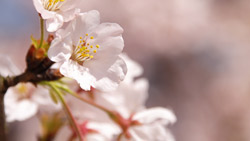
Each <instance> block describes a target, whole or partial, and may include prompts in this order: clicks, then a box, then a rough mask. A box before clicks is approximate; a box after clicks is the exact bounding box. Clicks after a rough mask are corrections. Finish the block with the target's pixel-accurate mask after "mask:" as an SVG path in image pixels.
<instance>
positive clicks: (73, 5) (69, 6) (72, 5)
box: [60, 0, 83, 11]
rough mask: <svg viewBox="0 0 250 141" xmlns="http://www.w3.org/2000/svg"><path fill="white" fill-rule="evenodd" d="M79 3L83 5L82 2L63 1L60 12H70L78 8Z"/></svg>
mask: <svg viewBox="0 0 250 141" xmlns="http://www.w3.org/2000/svg"><path fill="white" fill-rule="evenodd" d="M81 3H83V1H82V0H65V1H64V4H63V5H62V7H61V8H60V10H62V11H68V10H72V9H75V8H76V7H79V5H81Z"/></svg>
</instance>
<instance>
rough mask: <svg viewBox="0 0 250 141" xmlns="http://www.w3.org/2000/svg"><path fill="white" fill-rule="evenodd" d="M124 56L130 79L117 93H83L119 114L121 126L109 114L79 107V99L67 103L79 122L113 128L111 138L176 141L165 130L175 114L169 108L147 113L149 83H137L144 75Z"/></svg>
mask: <svg viewBox="0 0 250 141" xmlns="http://www.w3.org/2000/svg"><path fill="white" fill-rule="evenodd" d="M122 56H123V59H124V60H125V62H126V64H127V66H128V74H129V75H127V76H126V78H125V80H124V81H123V82H121V83H120V85H119V86H118V88H117V90H115V91H111V92H102V91H99V90H92V91H90V92H82V93H81V95H82V96H83V97H85V98H89V99H90V100H93V101H94V102H96V103H97V104H99V105H101V106H103V107H105V108H107V109H109V110H111V111H116V112H118V117H117V118H118V119H116V124H118V125H119V126H118V125H116V124H115V123H114V122H112V121H111V120H110V119H109V118H108V117H107V115H105V114H106V113H104V112H102V111H100V110H98V109H96V108H94V107H92V106H88V105H87V104H85V103H80V101H79V100H76V99H75V100H74V99H72V101H68V102H69V104H70V106H71V108H72V110H73V113H74V114H75V115H76V117H77V118H78V119H81V120H88V121H97V122H99V124H100V126H101V125H102V124H103V123H106V124H110V127H112V128H113V134H112V135H113V136H112V137H118V136H119V138H120V139H121V140H127V139H126V138H130V139H131V140H138V141H139V140H159V141H164V140H167V141H172V140H174V138H173V137H172V135H171V133H170V132H169V131H167V130H166V127H165V126H167V125H169V124H171V123H174V122H175V121H176V118H175V116H174V114H173V113H172V112H171V111H170V110H168V109H166V108H161V107H155V108H149V109H147V108H146V107H145V102H146V99H147V97H148V81H147V80H146V79H144V78H139V79H137V80H134V79H135V77H138V76H140V75H141V73H142V67H141V66H140V65H138V63H137V62H134V61H133V60H131V59H130V58H129V57H128V56H126V55H124V54H123V55H122ZM68 100H69V99H68ZM88 107H89V108H88ZM125 123H127V124H125ZM104 125H105V124H104ZM100 132H101V131H100Z"/></svg>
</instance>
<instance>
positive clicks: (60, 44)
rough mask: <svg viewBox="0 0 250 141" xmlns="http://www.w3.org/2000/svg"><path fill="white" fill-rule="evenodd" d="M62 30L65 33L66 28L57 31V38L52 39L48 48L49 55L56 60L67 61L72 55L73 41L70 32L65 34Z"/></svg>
mask: <svg viewBox="0 0 250 141" xmlns="http://www.w3.org/2000/svg"><path fill="white" fill-rule="evenodd" d="M62 32H63V33H65V31H64V30H59V31H58V32H57V38H55V39H54V40H53V41H52V43H51V46H50V48H49V50H48V56H49V58H50V59H51V60H52V61H54V62H61V61H65V60H68V59H69V58H70V57H71V53H72V41H71V37H70V32H68V33H67V34H66V33H65V34H63V33H62ZM61 35H62V36H61Z"/></svg>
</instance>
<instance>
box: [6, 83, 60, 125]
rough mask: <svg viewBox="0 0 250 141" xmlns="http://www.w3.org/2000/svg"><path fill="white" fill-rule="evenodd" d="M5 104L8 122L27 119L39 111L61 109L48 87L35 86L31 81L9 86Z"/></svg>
mask: <svg viewBox="0 0 250 141" xmlns="http://www.w3.org/2000/svg"><path fill="white" fill-rule="evenodd" d="M4 104H5V113H6V120H7V121H8V122H13V121H15V120H18V121H23V120H27V119H29V118H31V117H32V116H34V115H35V114H37V112H38V111H43V112H44V111H48V112H55V111H57V110H59V109H60V106H59V105H56V104H54V103H53V101H52V100H51V98H50V96H49V91H48V90H47V89H46V88H43V87H41V86H37V87H35V86H34V85H33V84H31V83H20V84H18V85H17V86H15V87H13V88H9V89H8V91H7V93H6V95H5V97H4Z"/></svg>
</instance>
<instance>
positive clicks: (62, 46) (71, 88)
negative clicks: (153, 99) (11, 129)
mask: <svg viewBox="0 0 250 141" xmlns="http://www.w3.org/2000/svg"><path fill="white" fill-rule="evenodd" d="M33 3H34V6H35V8H36V10H37V12H38V13H39V15H40V18H41V20H42V22H43V20H45V22H46V29H47V31H48V32H54V33H55V38H53V40H52V41H51V42H50V43H49V44H46V47H45V45H43V44H44V43H43V42H44V41H42V40H41V41H39V42H40V45H41V46H40V47H39V46H38V45H35V43H33V44H34V46H36V48H46V49H45V51H46V53H44V54H45V55H47V56H48V58H49V59H50V60H51V61H53V62H54V64H53V66H51V68H53V69H57V70H59V72H60V73H61V74H62V75H63V78H62V79H60V80H57V81H53V82H41V83H38V84H36V85H34V84H32V83H19V84H17V85H16V86H14V87H12V88H9V89H8V91H7V93H6V95H5V97H4V104H5V113H6V119H7V122H13V121H24V120H28V119H29V118H31V117H33V116H37V117H39V119H40V123H41V127H42V131H41V135H39V137H38V138H39V139H40V140H42V139H45V140H46V139H47V140H48V138H49V137H50V139H51V138H53V139H54V140H58V141H59V140H60V141H62V140H74V139H77V138H79V139H80V140H90V141H113V140H120V141H122V140H124V141H125V140H131V141H173V140H174V138H173V136H172V134H171V133H170V131H169V130H168V129H167V128H166V126H167V125H169V124H172V123H174V122H175V121H176V117H175V115H174V114H173V112H172V111H171V110H169V109H166V108H163V107H154V108H147V107H146V106H145V103H146V100H147V98H148V88H149V82H148V80H147V79H146V78H141V75H142V73H143V69H142V67H141V66H140V65H139V64H138V63H137V62H135V61H133V60H132V59H130V58H129V57H128V56H127V55H126V54H125V53H122V51H123V48H124V40H123V37H122V33H123V28H122V27H121V26H120V25H118V24H116V23H101V22H100V14H99V12H98V11H96V10H92V11H89V12H82V11H81V9H80V8H77V6H78V5H79V3H80V0H33ZM42 36H43V35H42ZM39 42H38V41H37V44H39ZM47 45H49V47H47ZM37 46H38V47H37ZM7 58H8V57H6V56H0V66H1V68H4V69H1V70H0V74H1V75H3V76H7V75H9V76H11V75H18V74H20V70H19V69H18V68H17V67H16V66H15V65H14V63H13V62H11V60H10V59H7ZM10 64H12V65H10ZM72 96H73V97H72ZM59 101H61V102H59ZM63 109H64V110H65V109H66V110H65V111H66V113H67V114H68V116H67V117H69V118H70V119H71V120H70V122H69V124H65V115H64V114H62V110H63ZM72 124H73V125H75V126H73V125H72ZM51 126H53V130H52V129H50V128H51Z"/></svg>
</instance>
